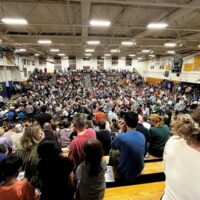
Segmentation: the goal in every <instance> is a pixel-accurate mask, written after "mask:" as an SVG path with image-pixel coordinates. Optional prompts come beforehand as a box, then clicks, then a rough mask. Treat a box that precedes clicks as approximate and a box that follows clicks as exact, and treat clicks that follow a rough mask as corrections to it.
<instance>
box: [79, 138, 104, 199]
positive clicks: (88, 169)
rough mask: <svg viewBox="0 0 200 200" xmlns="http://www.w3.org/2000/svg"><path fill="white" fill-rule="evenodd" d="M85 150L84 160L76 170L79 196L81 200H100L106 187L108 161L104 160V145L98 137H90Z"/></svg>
mask: <svg viewBox="0 0 200 200" xmlns="http://www.w3.org/2000/svg"><path fill="white" fill-rule="evenodd" d="M83 152H84V161H83V162H82V163H81V164H80V165H79V166H78V168H77V170H76V179H77V182H78V186H77V188H78V191H77V197H78V199H80V200H86V199H87V200H94V199H95V200H100V199H102V198H103V196H104V190H105V188H106V182H105V176H104V175H105V171H106V162H105V161H104V160H102V157H103V149H102V145H101V143H100V142H99V141H98V140H96V139H88V140H87V141H86V142H85V144H84V150H83Z"/></svg>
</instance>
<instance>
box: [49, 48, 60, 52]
mask: <svg viewBox="0 0 200 200" xmlns="http://www.w3.org/2000/svg"><path fill="white" fill-rule="evenodd" d="M50 51H51V52H59V51H60V50H59V49H50Z"/></svg>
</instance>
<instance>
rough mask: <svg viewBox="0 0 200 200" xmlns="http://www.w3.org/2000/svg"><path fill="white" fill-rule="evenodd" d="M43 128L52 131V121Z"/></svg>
mask: <svg viewBox="0 0 200 200" xmlns="http://www.w3.org/2000/svg"><path fill="white" fill-rule="evenodd" d="M43 129H44V130H51V131H52V126H51V124H50V123H48V122H46V123H45V124H44V125H43Z"/></svg>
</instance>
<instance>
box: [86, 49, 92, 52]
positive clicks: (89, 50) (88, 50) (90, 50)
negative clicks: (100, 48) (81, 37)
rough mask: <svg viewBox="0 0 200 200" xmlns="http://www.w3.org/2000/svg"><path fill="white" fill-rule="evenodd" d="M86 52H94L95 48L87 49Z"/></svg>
mask: <svg viewBox="0 0 200 200" xmlns="http://www.w3.org/2000/svg"><path fill="white" fill-rule="evenodd" d="M85 52H94V49H86V50H85Z"/></svg>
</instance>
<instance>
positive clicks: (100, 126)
mask: <svg viewBox="0 0 200 200" xmlns="http://www.w3.org/2000/svg"><path fill="white" fill-rule="evenodd" d="M98 127H99V129H100V130H104V129H106V122H105V121H100V122H98Z"/></svg>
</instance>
